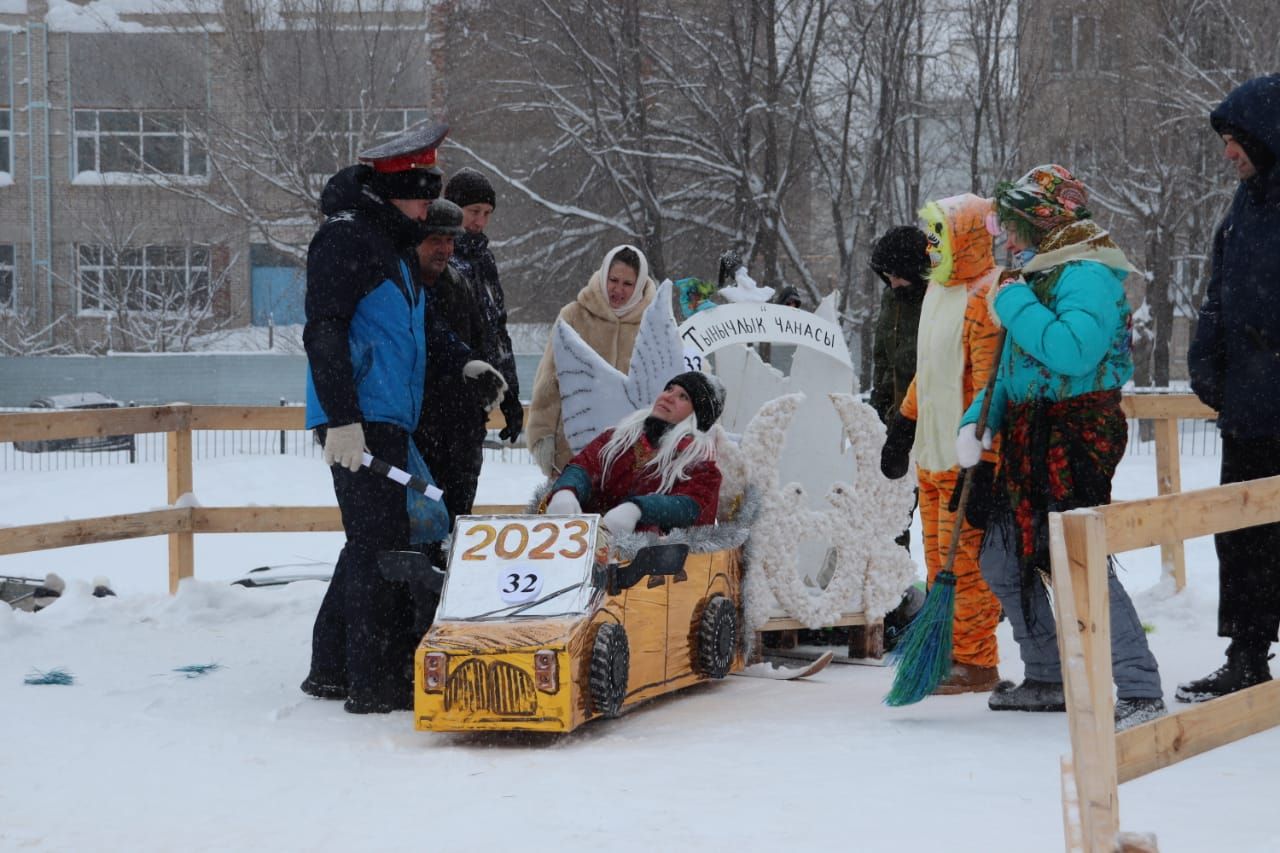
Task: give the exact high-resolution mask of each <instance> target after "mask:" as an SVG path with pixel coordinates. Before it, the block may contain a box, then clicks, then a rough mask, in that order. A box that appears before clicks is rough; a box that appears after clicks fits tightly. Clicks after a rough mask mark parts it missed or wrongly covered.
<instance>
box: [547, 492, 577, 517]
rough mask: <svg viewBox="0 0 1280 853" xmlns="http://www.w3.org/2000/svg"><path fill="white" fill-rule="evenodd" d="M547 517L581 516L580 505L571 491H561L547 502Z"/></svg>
mask: <svg viewBox="0 0 1280 853" xmlns="http://www.w3.org/2000/svg"><path fill="white" fill-rule="evenodd" d="M546 514H547V515H582V504H580V503H578V496H577V495H575V494H574V493H573V489H561V490H560V491H558V492H556V493H555V494H554V495H552V496H551V500H549V501H547V513H546Z"/></svg>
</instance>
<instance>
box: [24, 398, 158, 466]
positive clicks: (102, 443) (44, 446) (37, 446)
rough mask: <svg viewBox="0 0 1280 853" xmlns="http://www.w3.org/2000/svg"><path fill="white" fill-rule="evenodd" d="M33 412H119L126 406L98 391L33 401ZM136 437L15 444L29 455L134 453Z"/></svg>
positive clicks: (124, 436)
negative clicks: (102, 410) (74, 410)
mask: <svg viewBox="0 0 1280 853" xmlns="http://www.w3.org/2000/svg"><path fill="white" fill-rule="evenodd" d="M27 405H28V407H29V408H32V409H58V410H66V409H119V408H121V407H122V405H123V404H122V403H120V402H119V401H118V400H113V399H111V398H110V397H108V396H107V395H105V394H99V393H98V392H97V391H84V392H81V393H79V394H51V395H50V396H48V397H41V398H40V399H38V400H32V401H31V402H30V403H29V404H27ZM133 438H134V437H133V436H132V435H88V436H82V437H80V438H49V439H40V440H38V441H15V442H14V443H13V446H14V449H16V450H23V451H26V452H27V453H47V452H49V451H53V450H83V451H104V450H130V451H131V450H133V449H134V443H133Z"/></svg>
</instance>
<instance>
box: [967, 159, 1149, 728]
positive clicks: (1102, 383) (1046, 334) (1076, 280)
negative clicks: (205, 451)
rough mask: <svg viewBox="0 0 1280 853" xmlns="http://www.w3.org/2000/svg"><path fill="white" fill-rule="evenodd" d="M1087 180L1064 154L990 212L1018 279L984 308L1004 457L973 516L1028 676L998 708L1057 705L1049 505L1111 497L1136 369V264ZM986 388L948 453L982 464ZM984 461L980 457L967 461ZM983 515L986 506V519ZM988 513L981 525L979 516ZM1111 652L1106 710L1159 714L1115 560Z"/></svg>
mask: <svg viewBox="0 0 1280 853" xmlns="http://www.w3.org/2000/svg"><path fill="white" fill-rule="evenodd" d="M1086 202H1087V194H1086V191H1085V187H1084V185H1083V184H1082V183H1080V182H1079V181H1078V180H1076V179H1075V177H1073V176H1072V175H1071V173H1070V172H1068V171H1067V170H1066V169H1064V168H1063V167H1062V166H1056V165H1048V166H1038V167H1036V168H1035V169H1032V170H1031V171H1030V172H1028V173H1027V174H1026V175H1024V176H1023V177H1022V178H1021V179H1019V180H1018V181H1017V182H1016V183H1005V184H1001V185H1000V186H999V187H997V189H996V207H997V213H998V216H999V219H1000V222H1001V224H1002V226H1003V227H1004V229H1005V233H1006V235H1007V239H1008V247H1009V249H1010V251H1012V252H1014V253H1016V256H1017V257H1018V258H1019V261H1020V266H1021V271H1022V276H1023V278H1017V277H1013V278H1010V279H1008V280H1007V281H1005V282H1002V283H1001V285H1000V286H999V288H998V289H997V290H996V291H995V292H993V294H992V297H993V298H992V306H993V313H994V314H995V316H996V318H997V320H998V322H1000V323H1001V324H1003V325H1004V327H1005V328H1006V329H1007V330H1008V333H1007V339H1006V342H1005V347H1004V353H1003V354H1002V357H1001V359H1000V364H999V372H998V374H997V379H996V384H995V386H994V387H993V389H992V397H991V407H990V411H989V412H988V419H987V425H988V429H989V431H990V433H991V434H993V435H994V434H997V433H1000V434H1002V438H1001V443H1000V467H999V471H998V472H997V473H995V477H994V481H995V488H994V490H993V489H992V488H991V487H990V485H988V486H987V487H986V488H977V487H978V484H979V483H986V484H990V483H991V482H992V477H991V475H990V474H988V475H986V476H977V477H976V478H975V480H974V484H973V487H971V489H973V490H972V491H971V494H970V500H969V506H968V509H969V513H968V516H969V518H970V520H971V521H972V523H974V524H976V525H977V526H985V527H986V528H987V536H986V540H985V541H984V543H983V550H982V557H981V563H982V574H983V576H984V577H985V578H986V579H987V582H988V583H989V584H990V585H991V588H992V589H993V590H995V593H996V595H998V596H999V598H1000V601H1001V603H1002V604H1003V605H1004V608H1005V612H1006V613H1007V614H1008V615H1009V622H1010V624H1011V626H1012V628H1013V636H1014V639H1015V640H1017V641H1018V646H1019V650H1020V652H1021V654H1022V660H1023V663H1024V664H1025V671H1026V680H1024V681H1023V682H1022V683H1021V684H1020V685H1018V686H1016V687H1015V686H1014V685H1013V684H1012V683H1011V682H1003V683H1002V684H1001V685H1000V686H999V687H997V688H996V691H995V692H994V693H993V694H992V695H991V698H990V699H989V700H988V702H987V704H988V707H990V708H991V709H992V710H995V711H1009V710H1018V711H1061V710H1063V709H1064V707H1065V703H1064V701H1063V692H1062V665H1061V661H1060V659H1059V656H1058V643H1057V635H1056V632H1055V627H1054V619H1053V608H1052V607H1051V606H1050V604H1049V600H1048V596H1047V594H1046V592H1045V587H1044V582H1043V580H1042V578H1044V577H1047V575H1048V571H1049V536H1048V531H1047V526H1048V516H1049V513H1050V512H1057V511H1064V510H1068V509H1073V508H1076V507H1085V506H1097V505H1100V504H1106V503H1110V502H1111V478H1112V475H1113V474H1114V473H1115V469H1116V465H1117V464H1119V462H1120V457H1121V456H1122V455H1123V454H1124V448H1125V444H1126V442H1127V440H1128V427H1127V423H1126V421H1125V416H1124V413H1123V412H1122V411H1121V410H1120V388H1121V387H1122V386H1123V385H1124V383H1125V382H1127V381H1128V380H1129V378H1130V377H1131V376H1132V375H1133V359H1132V357H1131V354H1130V350H1129V338H1130V324H1129V304H1128V302H1127V301H1126V299H1125V295H1124V279H1125V276H1127V275H1128V274H1129V273H1131V272H1133V268H1132V267H1131V266H1129V263H1128V262H1127V261H1126V260H1125V256H1124V253H1123V252H1122V251H1121V250H1120V249H1119V248H1118V247H1117V246H1116V245H1115V243H1113V242H1112V241H1111V238H1110V237H1109V236H1108V234H1107V232H1106V231H1104V230H1103V229H1102V228H1101V227H1100V226H1099V225H1098V224H1097V223H1095V222H1094V221H1093V220H1092V219H1091V218H1090V213H1089V210H1088V208H1086V207H1085V204H1086ZM981 405H982V399H981V396H980V397H979V398H978V399H976V400H974V401H973V403H972V404H971V405H970V406H969V409H968V411H966V412H965V414H964V417H963V418H962V419H961V423H962V424H963V426H962V427H961V430H960V433H959V435H958V437H957V439H956V455H957V456H958V457H959V459H960V464H961V465H964V466H965V467H969V466H973V465H975V464H977V463H978V462H979V458H980V456H981V455H982V452H983V447H984V445H985V446H990V442H989V441H984V440H983V438H980V437H979V436H978V435H977V429H976V422H977V419H978V410H979V408H980V406H981ZM984 468H987V469H988V470H990V466H989V463H981V464H977V468H974V469H972V470H973V471H974V472H977V471H981V470H982V469H984ZM988 516H989V518H988ZM988 522H989V523H988ZM1107 583H1108V588H1109V593H1110V602H1111V655H1112V667H1113V670H1114V673H1115V680H1116V686H1117V687H1118V695H1119V701H1117V702H1116V711H1115V722H1116V728H1117V729H1123V728H1128V727H1129V726H1131V725H1134V724H1136V723H1139V722H1143V721H1145V720H1149V719H1151V718H1153V717H1156V716H1159V715H1160V714H1163V713H1164V711H1165V708H1164V700H1163V699H1162V698H1161V687H1160V673H1159V670H1158V668H1157V665H1156V659H1155V657H1154V656H1153V655H1152V654H1151V650H1150V648H1148V646H1147V638H1146V633H1145V632H1144V631H1143V629H1142V623H1141V622H1140V621H1139V620H1138V614H1137V612H1136V611H1135V610H1134V607H1133V602H1132V601H1131V600H1130V599H1129V595H1128V593H1127V592H1125V589H1124V587H1123V586H1121V585H1120V581H1119V580H1117V579H1116V576H1115V572H1114V571H1109V572H1108V578H1107Z"/></svg>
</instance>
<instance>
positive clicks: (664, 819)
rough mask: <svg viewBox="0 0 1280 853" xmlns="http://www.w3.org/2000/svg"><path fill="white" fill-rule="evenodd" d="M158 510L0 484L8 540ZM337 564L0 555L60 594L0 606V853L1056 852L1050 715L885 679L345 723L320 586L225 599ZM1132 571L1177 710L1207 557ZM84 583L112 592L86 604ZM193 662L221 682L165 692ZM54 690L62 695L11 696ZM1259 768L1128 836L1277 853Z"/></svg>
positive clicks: (1131, 818) (1234, 768)
mask: <svg viewBox="0 0 1280 853" xmlns="http://www.w3.org/2000/svg"><path fill="white" fill-rule="evenodd" d="M1154 465H1155V462H1154V457H1153V456H1150V455H1145V456H1144V455H1139V456H1127V457H1126V458H1125V460H1124V463H1123V465H1122V467H1121V473H1120V476H1119V478H1118V489H1117V497H1118V498H1136V497H1144V496H1149V495H1152V494H1154V492H1155V485H1154V484H1155V473H1154ZM1216 473H1217V460H1216V459H1213V458H1207V459H1206V458H1203V457H1186V458H1184V460H1183V483H1184V486H1185V487H1186V488H1188V489H1191V488H1198V487H1203V486H1208V485H1212V484H1213V483H1214V481H1215V480H1216ZM537 480H538V477H537V473H536V471H534V470H533V469H531V468H529V467H527V466H520V465H514V464H505V465H504V464H496V465H495V464H492V463H491V467H490V468H488V469H487V470H486V472H485V477H484V480H483V482H482V485H481V495H480V500H481V501H482V502H517V501H521V500H523V499H524V498H525V496H527V494H528V493H529V491H530V489H531V488H532V486H533V484H534V483H536V482H537ZM195 492H196V495H197V497H198V499H199V501H200V503H202V504H204V505H207V506H216V505H228V504H328V503H331V502H332V500H333V498H332V491H331V488H330V485H329V478H328V474H327V472H326V471H325V470H324V468H323V466H322V465H321V464H319V463H318V462H317V461H316V460H311V459H291V458H288V457H278V456H272V457H242V458H233V459H219V460H213V461H207V462H200V463H198V464H197V468H196V474H195ZM164 494H165V475H164V469H163V466H161V465H133V466H115V467H105V468H87V469H80V470H71V471H55V472H31V473H26V472H19V473H8V474H6V475H5V476H4V477H3V478H0V507H3V509H0V523H3V524H7V525H13V524H27V523H35V522H41V521H55V520H60V519H64V518H80V517H86V516H92V515H103V514H108V513H116V512H126V511H132V510H143V509H148V508H154V507H157V506H160V505H162V504H163V503H164ZM917 536H918V533H917ZM917 541H918V538H917ZM340 543H341V537H340V535H338V534H262V535H257V534H254V535H208V536H201V537H197V539H196V574H197V580H196V581H194V582H192V583H188V584H186V585H184V587H183V589H182V590H181V592H180V593H179V594H178V595H177V596H175V597H170V596H168V595H167V594H166V593H165V590H166V583H167V581H166V565H167V551H166V543H165V540H164V539H163V538H162V537H161V538H153V539H145V540H137V541H133V542H121V543H111V544H104V545H94V546H85V547H80V548H71V549H61V550H56V551H49V552H44V553H40V554H26V555H15V556H9V557H3V558H0V574H10V575H27V576H37V577H42V576H43V575H44V573H45V572H47V571H50V570H56V571H58V572H59V573H61V574H62V575H63V576H64V577H65V578H67V580H68V590H67V593H66V594H65V595H64V597H63V599H62V600H61V601H59V602H58V603H57V604H56V605H54V606H53V607H51V608H49V609H48V610H46V611H44V612H42V613H39V614H25V613H16V612H11V611H10V610H9V609H8V608H0V647H3V649H4V654H3V655H2V656H0V730H2V731H3V732H4V733H5V736H6V743H5V744H4V748H3V749H0V803H3V815H2V816H0V849H4V850H14V849H23V850H68V851H82V850H129V851H169V850H176V849H184V850H237V851H238V850H304V849H306V850H335V851H336V850H417V849H445V850H465V851H470V850H476V851H484V850H506V849H519V850H522V851H542V850H588V849H591V850H601V849H603V850H638V851H647V852H648V853H651V851H655V850H703V851H721V850H723V851H753V850H770V851H776V850H823V849H830V850H838V849H854V850H867V851H882V850H883V851H889V850H893V851H917V850H919V851H924V850H944V849H945V850H948V851H993V850H996V851H1051V850H1061V849H1062V817H1061V807H1060V791H1059V773H1058V761H1059V757H1060V756H1061V755H1062V754H1063V753H1065V752H1067V750H1068V748H1069V747H1068V737H1067V729H1066V717H1065V715H1061V714H1038V715H1032V714H996V713H992V712H990V711H988V710H987V709H986V704H985V703H986V697H985V696H956V697H938V698H932V699H929V700H926V701H925V702H923V703H921V704H919V705H916V706H912V707H908V708H902V709H891V708H886V707H885V706H884V705H882V704H881V702H880V700H881V698H882V697H883V696H884V694H885V692H886V690H887V689H888V686H889V683H890V679H891V675H892V673H891V671H890V670H888V669H879V668H872V667H859V666H832V667H830V668H828V669H827V670H826V671H825V672H824V673H822V674H821V675H819V676H817V677H816V678H815V679H813V680H812V681H811V682H776V681H766V680H760V679H747V678H729V679H727V680H726V681H724V682H721V683H716V684H711V685H705V686H702V687H700V688H696V689H692V690H688V691H685V692H683V693H681V694H677V695H676V696H673V697H670V698H666V699H662V700H659V701H656V702H653V703H650V704H649V705H647V706H644V707H642V708H641V709H639V710H637V711H636V712H634V713H631V714H629V715H627V716H625V717H623V718H621V719H618V720H615V721H601V722H594V723H591V724H589V725H587V726H585V727H584V728H583V729H581V730H579V732H577V733H574V734H573V735H570V736H566V737H562V738H546V737H531V736H506V737H501V736H483V737H482V736H459V735H434V734H427V733H418V732H415V731H414V730H413V726H412V722H411V720H410V715H409V714H408V713H396V714H390V715H386V716H371V717H355V716H351V715H348V714H345V713H344V712H343V711H342V706H341V703H337V702H324V701H319V700H315V699H310V698H308V697H306V696H304V695H302V694H301V693H300V692H299V691H298V689H297V685H298V682H299V681H301V679H302V677H303V676H304V675H305V673H306V668H307V661H308V655H309V642H310V630H311V622H312V618H313V616H314V614H315V611H316V608H317V606H318V605H319V602H320V598H321V596H322V594H323V592H324V584H322V583H319V582H303V583H297V584H293V585H291V586H289V587H285V588H275V589H260V590H249V589H244V588H241V587H233V586H230V585H229V584H228V583H227V581H228V580H229V579H231V578H234V577H237V576H239V575H241V574H243V573H244V572H245V571H247V570H248V569H250V568H253V567H255V566H258V565H262V564H266V563H291V562H305V561H313V560H314V561H331V560H332V559H333V558H334V557H335V556H336V554H337V551H338V549H339V547H340ZM917 550H918V549H917ZM1123 564H1124V566H1125V571H1124V573H1123V575H1122V578H1123V580H1124V582H1125V584H1126V586H1127V587H1128V588H1129V589H1130V590H1131V591H1134V592H1135V593H1136V599H1137V603H1138V608H1139V611H1140V613H1141V614H1142V617H1143V619H1144V621H1145V622H1147V623H1149V624H1150V625H1151V626H1152V629H1153V630H1152V633H1151V643H1152V646H1153V648H1154V651H1155V653H1156V656H1157V657H1158V658H1159V660H1160V663H1161V668H1162V674H1163V677H1164V684H1165V694H1166V701H1169V702H1170V705H1171V707H1173V706H1174V703H1173V702H1172V701H1171V700H1172V693H1173V689H1174V686H1175V684H1176V683H1177V682H1178V681H1180V680H1186V679H1188V678H1191V677H1197V676H1200V675H1202V674H1204V673H1205V672H1207V671H1208V670H1210V669H1212V668H1213V667H1215V666H1217V665H1218V663H1219V662H1220V659H1221V654H1222V649H1223V647H1224V645H1225V643H1224V641H1222V640H1220V639H1218V638H1217V637H1215V636H1214V633H1215V631H1214V627H1215V606H1216V599H1217V579H1216V560H1215V558H1214V554H1213V547H1212V542H1211V540H1209V539H1199V540H1193V541H1191V542H1189V543H1188V549H1187V564H1188V574H1189V576H1190V579H1189V585H1188V588H1187V590H1186V591H1185V592H1184V593H1182V594H1180V595H1178V596H1176V597H1168V596H1166V595H1163V594H1161V593H1160V592H1158V591H1156V589H1155V587H1156V584H1157V581H1158V576H1159V558H1158V552H1156V551H1155V550H1154V549H1153V550H1151V551H1147V552H1140V553H1136V554H1131V555H1128V556H1127V557H1125V558H1124V559H1123ZM95 575H108V576H109V577H110V578H111V580H112V582H113V584H114V586H115V588H116V590H117V591H118V592H119V593H120V595H119V596H118V597H117V598H108V599H94V598H92V597H91V596H90V594H89V581H90V580H91V579H92V578H93V577H94V576H95ZM1000 642H1001V651H1002V655H1003V661H1002V663H1001V671H1002V673H1003V674H1004V675H1005V676H1006V677H1009V678H1015V679H1016V678H1019V677H1020V676H1021V664H1020V663H1019V661H1018V659H1017V650H1016V647H1015V645H1014V644H1013V641H1012V638H1011V635H1010V634H1009V630H1008V626H1007V624H1002V625H1001V628H1000ZM207 663H217V664H219V665H220V667H221V668H220V669H218V670H216V671H214V672H211V673H209V674H207V675H204V676H202V677H198V678H187V677H185V676H183V675H181V674H179V673H176V672H174V668H175V667H180V666H185V665H191V664H207ZM54 667H65V668H66V669H67V670H69V671H70V672H71V673H73V674H74V676H75V684H73V685H71V686H27V685H24V684H23V679H24V677H25V676H26V675H27V674H28V673H30V672H31V671H32V670H33V669H40V670H49V669H52V668H54ZM1175 710H1176V708H1175ZM1277 756H1280V731H1277V730H1272V731H1271V732H1268V733H1265V734H1262V735H1258V736H1256V737H1254V738H1251V739H1249V740H1247V741H1245V742H1242V743H1239V744H1234V745H1232V746H1230V747H1226V748H1223V749H1220V750H1217V751H1215V752H1213V753H1211V754H1209V755H1205V756H1200V757H1197V758H1194V759H1191V760H1190V761H1187V762H1184V763H1182V764H1180V765H1178V766H1176V767H1173V768H1170V769H1167V770H1163V771H1160V772H1158V773H1156V774H1154V775H1151V776H1147V777H1145V778H1143V779H1140V780H1138V781H1136V782H1132V783H1128V784H1126V785H1124V786H1122V788H1121V800H1120V802H1121V821H1122V826H1123V827H1124V828H1126V829H1130V830H1143V831H1154V832H1156V833H1157V834H1158V836H1159V840H1160V849H1161V850H1162V851H1165V853H1176V851H1210V850H1213V851H1216V850H1232V851H1275V850H1280V823H1278V822H1277V820H1276V818H1275V816H1274V815H1275V813H1274V812H1272V811H1271V808H1273V803H1274V800H1275V794H1276V790H1277V787H1276V781H1275V767H1276V766H1277Z"/></svg>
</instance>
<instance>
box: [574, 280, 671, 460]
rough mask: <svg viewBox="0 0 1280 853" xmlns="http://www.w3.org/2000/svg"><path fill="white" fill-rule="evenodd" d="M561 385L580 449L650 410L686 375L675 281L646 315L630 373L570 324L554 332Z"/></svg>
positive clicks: (667, 283) (668, 283)
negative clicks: (628, 418) (635, 414)
mask: <svg viewBox="0 0 1280 853" xmlns="http://www.w3.org/2000/svg"><path fill="white" fill-rule="evenodd" d="M551 337H552V340H553V341H554V352H555V360H556V379H557V380H559V383H560V412H561V414H562V415H563V417H564V435H565V438H566V439H567V440H568V442H569V448H570V449H571V450H573V452H574V453H577V452H578V451H580V450H582V448H584V447H586V446H587V445H588V444H590V443H591V439H593V438H595V437H596V436H597V435H599V434H600V433H602V432H604V431H605V430H606V429H609V428H610V427H613V426H616V425H617V424H618V422H619V421H621V420H622V419H623V418H625V417H626V416H627V415H629V414H631V413H632V412H634V411H636V410H638V409H647V408H649V407H650V406H652V405H653V401H654V400H656V399H658V394H660V393H662V389H663V388H664V387H666V384H667V382H668V381H669V380H670V379H671V377H673V376H675V375H676V374H679V373H683V372H684V370H685V364H684V346H683V344H681V342H680V331H679V329H678V328H677V327H676V321H675V317H673V316H672V314H671V280H670V279H667V280H666V281H664V282H662V284H661V285H659V287H658V293H657V295H656V296H655V297H654V299H653V302H651V303H649V307H648V308H646V309H645V310H644V316H643V317H642V318H641V319H640V329H639V331H638V332H637V333H636V342H635V346H634V347H633V348H632V350H631V362H630V366H629V367H628V370H627V373H625V374H623V373H621V372H619V371H618V370H617V369H616V368H614V366H613V365H611V364H609V363H608V362H607V361H605V360H604V359H603V358H601V357H600V355H599V354H598V353H597V352H596V351H595V350H593V349H592V348H591V346H590V345H589V344H587V342H586V341H584V340H583V339H582V336H581V335H579V334H578V333H577V332H576V331H574V330H573V328H572V327H570V326H569V325H568V324H567V323H564V322H563V321H557V322H556V325H555V328H554V329H552V331H551Z"/></svg>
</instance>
